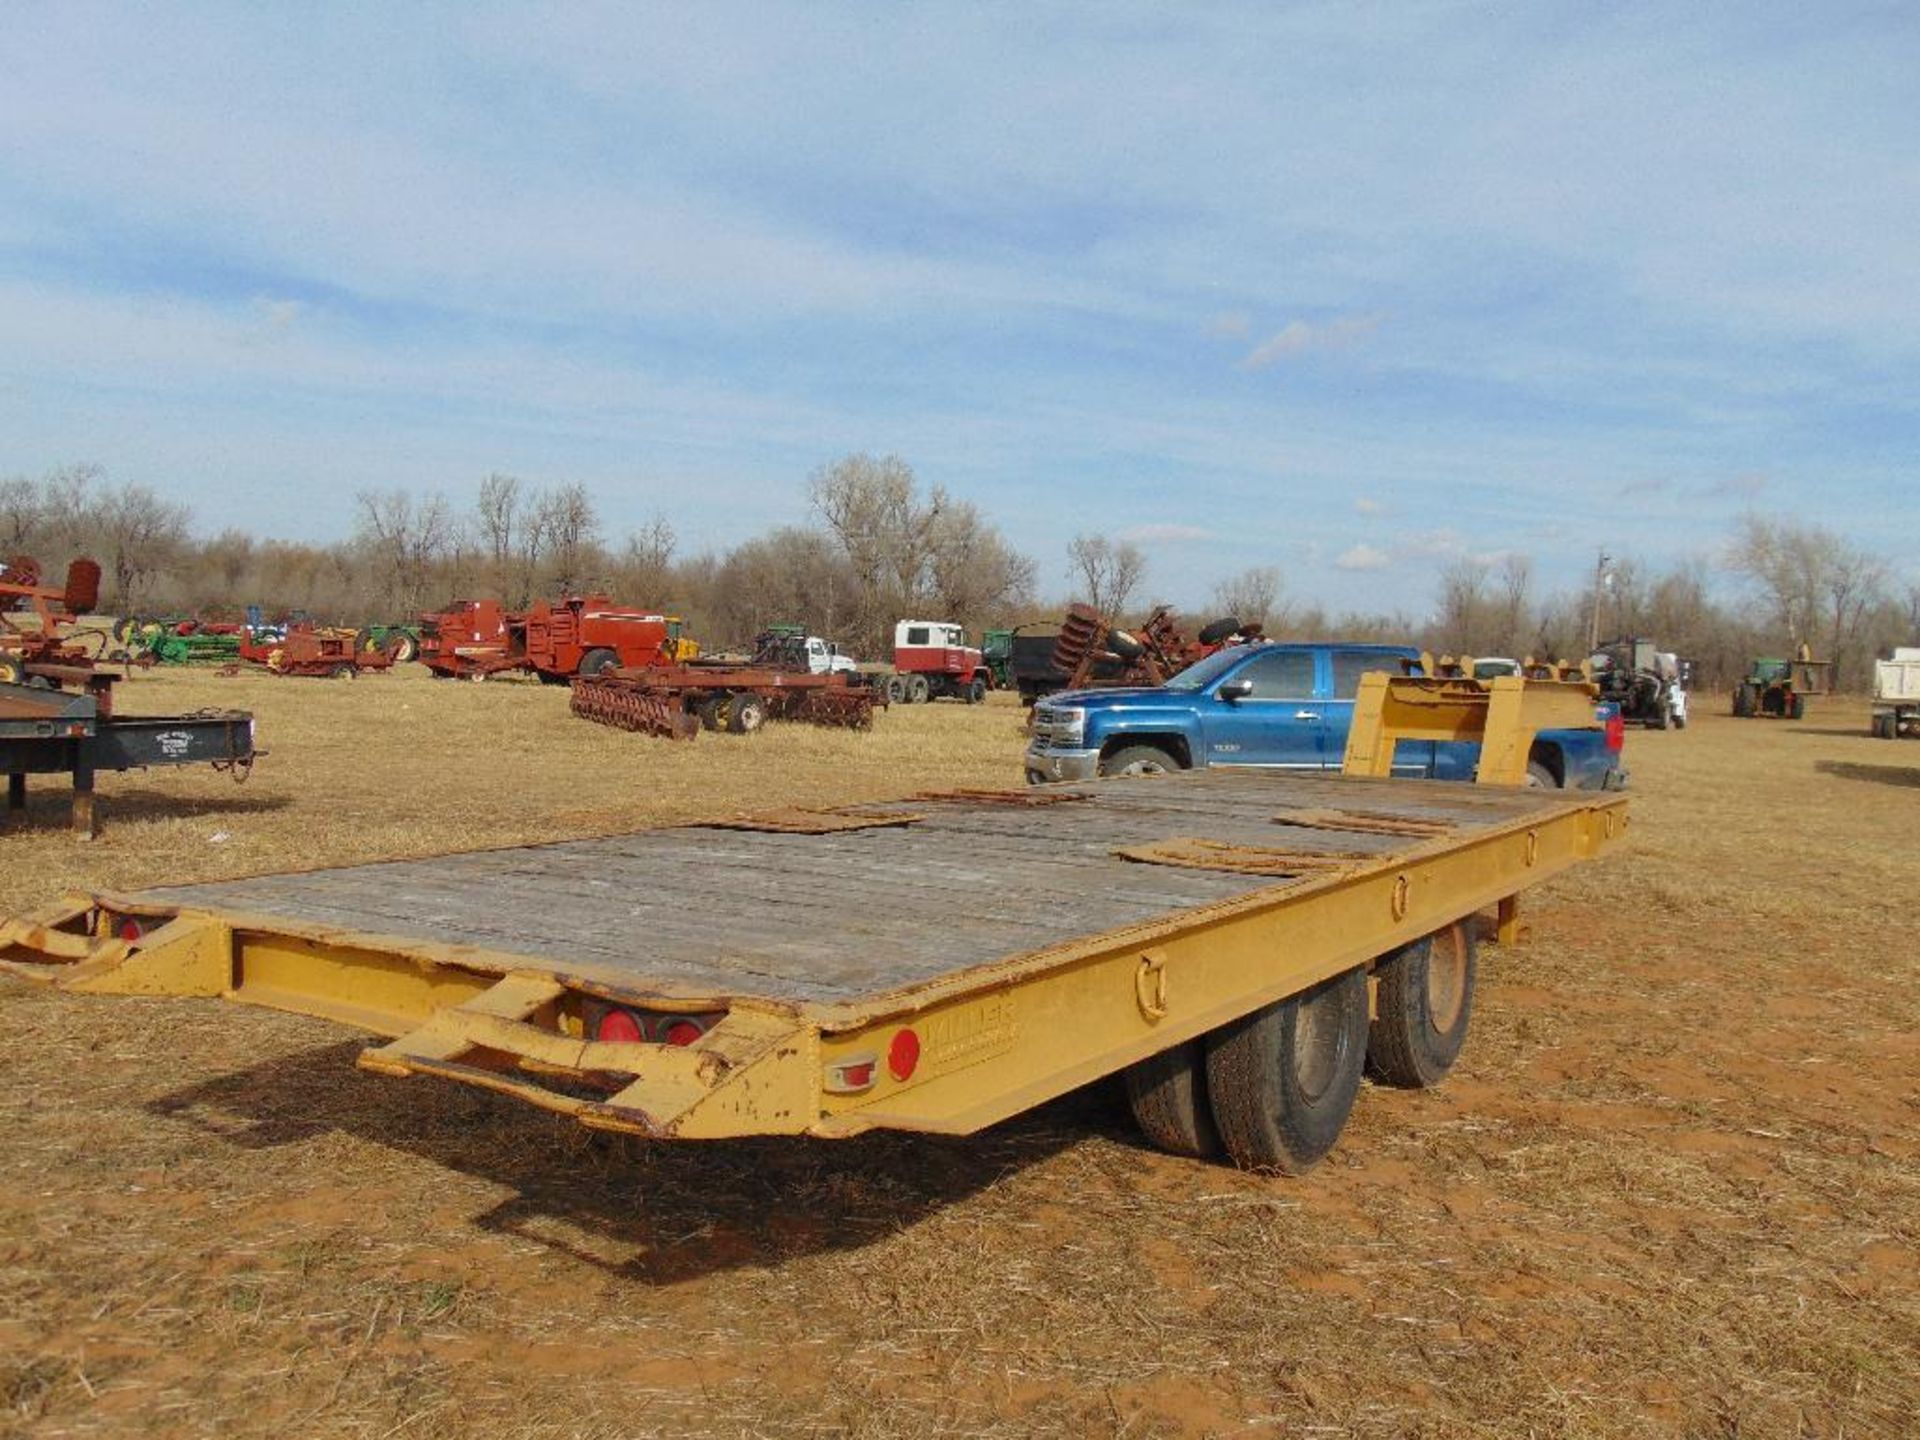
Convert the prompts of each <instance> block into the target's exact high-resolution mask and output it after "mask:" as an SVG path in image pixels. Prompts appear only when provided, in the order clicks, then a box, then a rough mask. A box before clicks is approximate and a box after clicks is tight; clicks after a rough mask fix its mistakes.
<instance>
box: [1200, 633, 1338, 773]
mask: <svg viewBox="0 0 1920 1440" xmlns="http://www.w3.org/2000/svg"><path fill="white" fill-rule="evenodd" d="M1236 680H1245V681H1248V682H1250V683H1251V684H1252V686H1253V688H1252V691H1251V692H1250V693H1249V694H1248V695H1247V696H1246V697H1245V698H1243V699H1239V700H1226V699H1223V698H1221V697H1220V694H1219V689H1220V686H1221V685H1227V686H1230V685H1231V684H1232V683H1233V682H1234V681H1236ZM1317 688H1318V687H1317V677H1316V675H1315V674H1314V652H1313V651H1311V650H1264V651H1261V652H1260V653H1258V654H1256V655H1254V656H1253V658H1252V659H1250V660H1248V661H1247V662H1246V664H1244V665H1241V666H1240V667H1238V668H1237V669H1235V670H1232V671H1230V672H1229V673H1228V674H1227V675H1225V676H1224V677H1222V679H1221V680H1220V682H1219V684H1217V685H1216V686H1215V687H1214V689H1213V691H1212V692H1210V699H1209V701H1208V703H1207V705H1206V706H1205V707H1204V709H1203V711H1202V714H1201V721H1200V724H1201V732H1202V735H1203V737H1204V739H1205V741H1206V746H1207V759H1206V763H1207V764H1209V765H1265V766H1271V767H1273V768H1275V769H1281V770H1317V769H1319V768H1320V749H1321V737H1320V732H1321V728H1322V720H1321V703H1320V701H1319V700H1318V699H1317V698H1316V697H1315V691H1316V689H1317Z"/></svg>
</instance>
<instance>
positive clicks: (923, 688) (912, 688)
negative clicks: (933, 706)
mask: <svg viewBox="0 0 1920 1440" xmlns="http://www.w3.org/2000/svg"><path fill="white" fill-rule="evenodd" d="M932 698H933V686H932V685H930V684H928V683H927V677H926V676H924V675H909V676H908V677H907V703H908V704H909V705H924V704H926V703H927V701H929V700H931V699H932Z"/></svg>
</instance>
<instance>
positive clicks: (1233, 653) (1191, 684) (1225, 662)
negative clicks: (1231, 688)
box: [1166, 645, 1253, 690]
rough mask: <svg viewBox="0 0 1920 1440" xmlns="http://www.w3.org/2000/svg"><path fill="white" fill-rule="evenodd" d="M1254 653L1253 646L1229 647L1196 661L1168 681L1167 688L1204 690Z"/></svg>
mask: <svg viewBox="0 0 1920 1440" xmlns="http://www.w3.org/2000/svg"><path fill="white" fill-rule="evenodd" d="M1252 653H1253V647H1252V646H1251V645H1229V646H1228V647H1227V648H1226V649H1225V650H1216V651H1214V652H1213V654H1211V655H1209V656H1207V658H1206V659H1204V660H1196V661H1195V662H1194V663H1193V664H1191V665H1189V666H1188V667H1187V668H1186V669H1184V670H1182V671H1181V672H1180V673H1179V674H1178V675H1176V676H1174V677H1173V678H1172V679H1171V680H1169V681H1167V687H1166V688H1167V689H1169V690H1200V689H1204V688H1205V687H1206V686H1208V685H1211V684H1212V683H1213V682H1214V681H1215V680H1218V679H1219V678H1220V677H1221V676H1222V675H1224V674H1226V673H1227V671H1229V670H1231V669H1232V668H1233V667H1234V666H1235V665H1238V664H1239V663H1240V662H1241V661H1242V660H1244V659H1246V658H1247V656H1249V655H1251V654H1252Z"/></svg>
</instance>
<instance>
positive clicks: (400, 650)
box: [387, 630, 420, 665]
mask: <svg viewBox="0 0 1920 1440" xmlns="http://www.w3.org/2000/svg"><path fill="white" fill-rule="evenodd" d="M387 643H388V644H389V645H391V646H392V647H393V650H392V654H393V663H394V664H396V665H405V664H406V663H407V662H408V661H410V660H418V659H419V658H420V642H419V641H418V640H416V639H414V638H413V636H411V635H409V634H407V632H406V631H404V630H401V631H399V632H397V633H396V634H393V635H389V636H388V637H387Z"/></svg>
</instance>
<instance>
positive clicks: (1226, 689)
mask: <svg viewBox="0 0 1920 1440" xmlns="http://www.w3.org/2000/svg"><path fill="white" fill-rule="evenodd" d="M1213 693H1214V694H1216V695H1218V696H1219V697H1220V698H1221V699H1222V700H1244V699H1246V698H1247V697H1248V696H1249V695H1251V694H1253V681H1251V680H1229V681H1227V682H1226V683H1225V684H1223V685H1222V686H1221V687H1220V688H1219V689H1218V690H1216V691H1214V692H1213Z"/></svg>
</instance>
